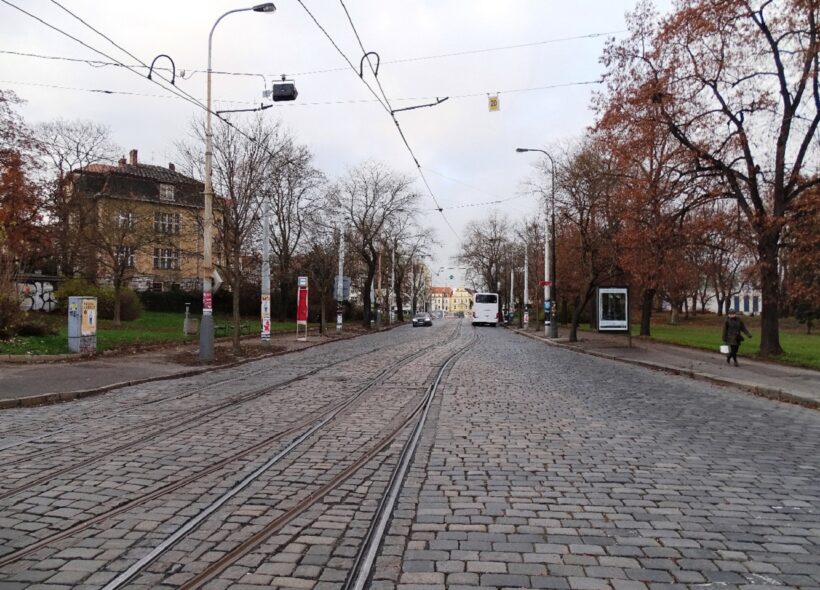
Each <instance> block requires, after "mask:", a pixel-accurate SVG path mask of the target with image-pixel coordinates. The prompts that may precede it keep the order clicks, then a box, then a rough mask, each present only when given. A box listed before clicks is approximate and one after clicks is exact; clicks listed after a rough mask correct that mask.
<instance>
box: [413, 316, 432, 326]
mask: <svg viewBox="0 0 820 590" xmlns="http://www.w3.org/2000/svg"><path fill="white" fill-rule="evenodd" d="M432 325H433V316H431V315H430V314H429V313H417V314H416V315H414V316H413V327H414V328H415V327H416V326H432Z"/></svg>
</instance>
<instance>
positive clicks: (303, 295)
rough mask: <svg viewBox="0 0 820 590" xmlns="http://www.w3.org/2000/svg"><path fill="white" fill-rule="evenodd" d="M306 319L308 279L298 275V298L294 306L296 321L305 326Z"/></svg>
mask: <svg viewBox="0 0 820 590" xmlns="http://www.w3.org/2000/svg"><path fill="white" fill-rule="evenodd" d="M307 321H308V279H307V277H299V298H298V300H297V307H296V323H298V324H302V325H305V326H307Z"/></svg>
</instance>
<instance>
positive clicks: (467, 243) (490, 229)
mask: <svg viewBox="0 0 820 590" xmlns="http://www.w3.org/2000/svg"><path fill="white" fill-rule="evenodd" d="M465 236H466V237H465V238H464V240H463V241H462V242H461V251H460V253H459V255H458V257H457V260H458V262H459V264H463V265H464V266H465V267H467V272H468V274H470V273H472V275H473V276H474V277H476V278H478V279H479V280H480V281H481V284H477V285H476V287H478V288H483V289H488V290H489V291H495V290H496V289H497V288H498V285H499V283H500V282H501V275H502V273H503V270H502V269H503V267H504V254H505V252H506V250H507V247H508V245H509V243H510V241H511V238H512V225H511V224H510V221H509V219H507V217H506V216H505V215H503V214H501V213H499V212H497V211H494V212H493V213H492V214H490V216H489V217H488V218H487V219H484V220H482V221H471V222H470V223H468V224H467V228H466V230H465Z"/></svg>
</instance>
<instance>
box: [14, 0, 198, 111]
mask: <svg viewBox="0 0 820 590" xmlns="http://www.w3.org/2000/svg"><path fill="white" fill-rule="evenodd" d="M0 2H3V3H4V4H6V5H8V6H11V7H12V8H14V9H16V10H18V11H20V12H22V13H23V14H25V15H26V16H29V17H31V18H33V19H34V20H36V21H38V22H39V23H41V24H43V25H45V26H46V27H48V28H49V29H52V30H53V31H56V32H58V33H60V34H61V35H63V36H65V37H68V38H69V39H71V40H72V41H76V42H77V43H79V44H80V45H82V46H83V47H86V48H87V49H90V50H91V51H93V52H94V53H97V54H99V55H102V56H103V57H105V58H106V59H108V60H111V61H114V62H116V63H118V64H119V65H120V66H121V67H124V68H125V69H127V70H128V71H129V72H132V73H134V74H136V75H137V76H139V77H140V78H144V76H143V75H142V74H140V73H139V72H138V71H137V70H136V69H135V68H133V67H130V66H127V65H126V64H124V63H122V62H119V61H117V60H116V59H115V58H113V57H111V56H110V55H108V54H107V53H105V52H103V51H100V50H99V49H97V48H95V47H93V46H91V45H89V44H88V43H86V42H85V41H83V40H82V39H79V38H77V37H75V36H74V35H72V34H70V33H67V32H66V31H64V30H62V29H60V28H59V27H57V26H55V25H52V24H51V23H49V22H47V21H45V20H43V19H42V18H40V17H39V16H37V15H35V14H32V13H31V12H29V11H27V10H25V9H23V8H20V7H19V6H17V5H16V4H14V3H13V2H10V1H9V0H0ZM163 80H165V78H163ZM149 81H150V82H153V83H154V84H156V85H157V86H159V87H160V88H162V89H164V90H166V91H168V92H171V93H172V94H176V95H177V96H178V97H179V98H182V99H183V100H186V101H188V102H190V103H191V104H193V105H195V106H197V107H199V108H204V109H205V110H207V107H206V106H205V105H203V104H201V103H198V102H197V101H196V100H194V99H193V98H192V97H190V96H188V97H186V96H183V93H181V92H179V91H175V90H172V89H170V88H168V87H166V86H164V85H162V84H160V83H159V82H157V81H156V80H153V79H151V80H149ZM165 81H166V82H167V80H165Z"/></svg>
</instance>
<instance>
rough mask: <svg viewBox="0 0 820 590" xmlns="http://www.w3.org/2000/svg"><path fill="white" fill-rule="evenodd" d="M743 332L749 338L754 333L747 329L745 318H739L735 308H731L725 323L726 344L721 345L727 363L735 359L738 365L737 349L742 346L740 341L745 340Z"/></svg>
mask: <svg viewBox="0 0 820 590" xmlns="http://www.w3.org/2000/svg"><path fill="white" fill-rule="evenodd" d="M743 334H746V335H747V336H748V337H749V338H751V337H752V333H751V332H749V330H747V329H746V324H744V323H743V320H741V319H738V317H737V313H736V312H735V310H734V309H730V310H729V317H727V318H726V322H725V323H724V324H723V343H724V344H723V346H721V347H720V352H722V353H723V354H725V355H726V364H729V362H730V361H732V360H734V361H735V366H736V367H737V366H738V365H737V351H738V349H739V348H740V343H741V342H743Z"/></svg>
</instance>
